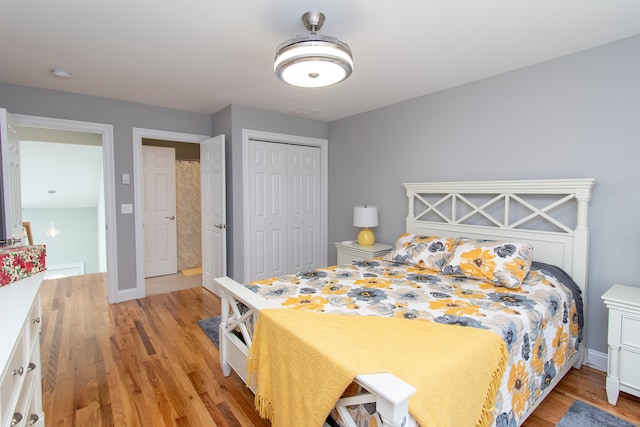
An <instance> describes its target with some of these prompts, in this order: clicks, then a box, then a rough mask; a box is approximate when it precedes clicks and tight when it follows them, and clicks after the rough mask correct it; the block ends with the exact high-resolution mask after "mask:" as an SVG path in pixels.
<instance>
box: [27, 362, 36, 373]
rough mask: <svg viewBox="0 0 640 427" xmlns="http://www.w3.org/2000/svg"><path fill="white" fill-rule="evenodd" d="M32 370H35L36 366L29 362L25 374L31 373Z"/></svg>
mask: <svg viewBox="0 0 640 427" xmlns="http://www.w3.org/2000/svg"><path fill="white" fill-rule="evenodd" d="M34 369H36V364H35V363H33V362H29V364H28V365H27V372H31V371H33V370H34Z"/></svg>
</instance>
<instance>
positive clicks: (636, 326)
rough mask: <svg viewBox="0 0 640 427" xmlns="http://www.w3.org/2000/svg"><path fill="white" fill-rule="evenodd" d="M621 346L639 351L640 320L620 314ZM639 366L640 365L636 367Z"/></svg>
mask: <svg viewBox="0 0 640 427" xmlns="http://www.w3.org/2000/svg"><path fill="white" fill-rule="evenodd" d="M620 340H621V342H622V345H629V346H633V347H636V348H637V349H638V350H639V351H640V318H639V317H634V316H629V315H627V314H624V313H623V314H622V332H621V336H620ZM638 366H640V365H638Z"/></svg>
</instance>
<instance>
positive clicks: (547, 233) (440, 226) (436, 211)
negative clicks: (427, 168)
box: [404, 178, 595, 298]
mask: <svg viewBox="0 0 640 427" xmlns="http://www.w3.org/2000/svg"><path fill="white" fill-rule="evenodd" d="M594 183H595V180H594V179H592V178H585V179H545V180H526V181H468V182H462V181H461V182H424V183H406V184H404V187H405V189H406V191H407V197H408V199H409V207H408V211H407V212H408V214H407V224H406V231H407V232H408V233H416V234H421V235H437V236H445V237H462V236H464V237H469V238H479V239H493V240H496V239H501V240H505V239H507V240H517V241H522V242H528V243H529V244H531V245H532V246H533V258H534V260H535V261H540V262H545V263H548V264H553V265H556V266H558V267H560V268H562V269H563V270H565V271H566V272H567V273H569V274H570V275H571V276H572V277H573V279H574V280H575V281H576V283H577V284H578V285H579V286H580V287H581V288H582V292H583V298H586V290H587V289H586V286H587V269H588V257H589V229H588V226H587V220H588V207H589V200H590V199H591V189H592V188H593V185H594Z"/></svg>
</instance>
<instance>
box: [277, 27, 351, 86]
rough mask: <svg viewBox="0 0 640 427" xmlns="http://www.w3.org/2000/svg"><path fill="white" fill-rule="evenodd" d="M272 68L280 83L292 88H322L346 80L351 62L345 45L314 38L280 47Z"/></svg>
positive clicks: (299, 39) (321, 37)
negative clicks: (282, 82)
mask: <svg viewBox="0 0 640 427" xmlns="http://www.w3.org/2000/svg"><path fill="white" fill-rule="evenodd" d="M273 68H274V71H275V73H276V76H277V77H278V78H279V79H280V80H282V81H284V82H285V83H288V84H290V85H292V86H299V87H324V86H331V85H333V84H336V83H339V82H341V81H342V80H344V79H346V78H347V77H349V76H350V75H351V72H352V70H353V59H352V57H351V50H350V49H349V46H347V45H346V44H345V43H343V42H341V41H339V40H338V39H335V38H333V37H327V36H319V35H317V34H314V35H311V36H301V37H296V38H294V39H291V40H288V41H286V42H285V43H283V44H282V45H280V46H279V47H278V50H277V53H276V59H275V62H274V66H273Z"/></svg>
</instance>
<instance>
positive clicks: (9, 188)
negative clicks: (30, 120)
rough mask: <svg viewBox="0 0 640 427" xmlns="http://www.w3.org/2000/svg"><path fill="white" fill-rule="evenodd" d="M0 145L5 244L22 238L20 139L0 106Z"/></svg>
mask: <svg viewBox="0 0 640 427" xmlns="http://www.w3.org/2000/svg"><path fill="white" fill-rule="evenodd" d="M0 146H1V149H2V189H3V200H2V204H3V206H2V208H3V210H4V224H2V225H1V226H2V227H3V229H4V233H0V234H1V235H2V238H3V240H6V242H7V244H9V245H13V244H15V243H20V241H21V239H22V193H21V190H20V187H21V185H20V139H19V138H18V131H17V126H16V124H15V123H14V121H13V119H12V117H11V115H10V114H8V113H7V110H5V109H4V108H0Z"/></svg>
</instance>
